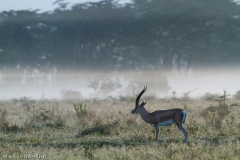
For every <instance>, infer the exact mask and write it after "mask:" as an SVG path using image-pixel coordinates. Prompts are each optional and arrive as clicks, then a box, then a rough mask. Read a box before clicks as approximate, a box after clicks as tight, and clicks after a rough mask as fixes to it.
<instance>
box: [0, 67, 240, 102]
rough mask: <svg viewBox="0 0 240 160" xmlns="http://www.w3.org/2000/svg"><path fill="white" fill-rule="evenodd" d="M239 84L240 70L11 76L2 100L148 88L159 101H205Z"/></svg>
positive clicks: (97, 95) (98, 95) (129, 92)
mask: <svg viewBox="0 0 240 160" xmlns="http://www.w3.org/2000/svg"><path fill="white" fill-rule="evenodd" d="M9 76H10V74H9ZM159 77H161V78H159ZM19 79H21V82H20V83H19V82H18V80H19ZM239 82H240V71H239V70H238V69H237V68H232V69H227V70H226V69H221V70H217V69H215V70H214V69H208V70H205V71H195V72H194V71H188V72H186V73H173V72H159V71H138V72H134V71H124V72H123V71H122V72H105V71H99V72H96V71H92V72H91V71H87V72H75V73H70V74H69V73H57V74H56V75H54V77H51V76H50V75H49V76H48V77H47V80H46V81H45V82H41V81H39V80H35V81H33V82H32V83H27V82H26V81H25V80H24V78H23V77H17V75H15V76H14V75H12V74H11V77H5V78H1V91H0V97H1V99H2V100H10V99H14V98H21V97H28V98H31V99H37V100H42V99H59V100H61V99H64V92H69V91H71V92H74V91H75V92H78V93H79V94H78V95H77V97H76V96H75V97H74V96H73V97H68V98H69V99H71V98H73V99H74V98H75V99H78V100H83V99H91V98H99V99H103V98H104V99H105V98H109V97H111V98H119V96H129V95H130V96H136V94H138V92H139V91H140V90H141V89H142V88H143V87H144V86H145V85H147V86H148V90H147V92H146V94H148V95H155V96H156V97H157V98H171V96H172V92H176V94H175V97H178V98H181V97H183V96H184V95H183V94H184V93H187V92H189V97H190V98H201V97H202V96H203V95H204V94H206V93H212V94H219V95H222V94H223V91H224V90H226V91H227V93H228V94H230V95H231V96H232V95H234V94H235V93H236V92H237V91H238V90H240V86H239Z"/></svg>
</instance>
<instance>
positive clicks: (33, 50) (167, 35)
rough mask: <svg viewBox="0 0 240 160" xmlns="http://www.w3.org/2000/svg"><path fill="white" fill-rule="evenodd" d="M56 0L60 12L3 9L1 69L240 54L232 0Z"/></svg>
mask: <svg viewBox="0 0 240 160" xmlns="http://www.w3.org/2000/svg"><path fill="white" fill-rule="evenodd" d="M56 3H59V8H58V9H56V10H55V11H54V12H46V13H38V12H37V11H26V10H25V11H8V12H5V11H4V12H1V13H0V17H1V18H0V37H1V39H0V53H1V54H0V57H1V58H0V65H1V70H6V69H15V70H27V71H29V72H31V70H33V69H38V70H40V71H44V70H46V69H47V70H51V69H54V68H57V69H71V70H79V69H99V68H103V69H109V68H111V69H112V68H114V69H129V68H131V69H136V68H137V69H141V68H148V69H149V68H150V69H159V68H167V69H173V68H174V69H176V68H178V69H180V68H182V67H184V68H189V67H201V66H202V67H203V66H206V65H223V64H226V65H228V64H237V62H238V61H239V59H240V56H239V51H240V48H239V47H240V45H239V43H240V38H239V37H240V30H239V25H240V20H239V18H240V9H239V6H238V5H237V4H236V3H234V2H231V1H230V0H211V1H209V0H197V1H191V0H187V1H179V0H173V1H166V0H152V1H141V0H135V1H134V3H132V4H126V5H124V6H121V5H118V4H117V3H114V2H113V1H112V0H108V1H101V2H98V3H84V4H76V5H75V6H73V7H72V8H71V9H65V5H64V3H62V1H58V2H56Z"/></svg>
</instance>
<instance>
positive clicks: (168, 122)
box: [151, 118, 174, 127]
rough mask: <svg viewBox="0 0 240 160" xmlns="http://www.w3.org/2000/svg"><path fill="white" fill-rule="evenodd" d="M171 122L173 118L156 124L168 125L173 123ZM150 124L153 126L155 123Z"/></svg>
mask: <svg viewBox="0 0 240 160" xmlns="http://www.w3.org/2000/svg"><path fill="white" fill-rule="evenodd" d="M173 122H174V121H173V119H172V118H170V119H169V120H167V121H164V122H160V123H158V126H159V127H161V126H169V125H171V124H173ZM151 126H153V127H155V124H151Z"/></svg>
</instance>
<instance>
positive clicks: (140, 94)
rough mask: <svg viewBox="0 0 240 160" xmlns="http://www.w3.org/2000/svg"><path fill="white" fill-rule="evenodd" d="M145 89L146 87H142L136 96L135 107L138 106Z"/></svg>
mask: <svg viewBox="0 0 240 160" xmlns="http://www.w3.org/2000/svg"><path fill="white" fill-rule="evenodd" d="M146 89H147V86H146V87H145V86H144V88H143V90H142V92H141V93H139V95H138V96H137V99H136V105H139V100H140V98H141V96H142V94H143V93H144V92H145V91H146Z"/></svg>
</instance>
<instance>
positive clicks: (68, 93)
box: [61, 90, 83, 100]
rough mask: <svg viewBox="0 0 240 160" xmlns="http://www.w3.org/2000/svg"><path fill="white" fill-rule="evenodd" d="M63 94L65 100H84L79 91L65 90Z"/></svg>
mask: <svg viewBox="0 0 240 160" xmlns="http://www.w3.org/2000/svg"><path fill="white" fill-rule="evenodd" d="M61 94H62V99H63V100H79V99H82V98H83V96H82V94H81V93H80V92H78V91H72V90H63V91H61Z"/></svg>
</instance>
